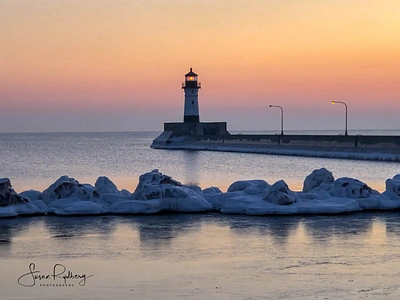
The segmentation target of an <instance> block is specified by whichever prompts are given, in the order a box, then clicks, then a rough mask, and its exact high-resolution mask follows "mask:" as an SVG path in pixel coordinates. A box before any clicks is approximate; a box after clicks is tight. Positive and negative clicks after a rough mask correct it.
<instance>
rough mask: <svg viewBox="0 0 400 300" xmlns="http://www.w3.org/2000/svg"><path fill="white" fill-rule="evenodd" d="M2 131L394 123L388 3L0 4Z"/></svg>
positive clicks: (392, 20)
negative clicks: (193, 88) (186, 88)
mask: <svg viewBox="0 0 400 300" xmlns="http://www.w3.org/2000/svg"><path fill="white" fill-rule="evenodd" d="M0 26H1V28H2V30H1V31H0V42H1V49H0V107H1V109H0V131H2V132H9V131H108V130H126V131H134V130H161V129H162V123H163V122H164V121H181V119H182V113H183V92H182V89H181V82H182V80H183V75H184V74H185V73H187V71H188V70H189V68H190V67H193V69H194V71H195V72H196V73H198V75H199V80H200V81H201V82H202V86H203V88H202V90H201V91H200V96H199V97H200V98H199V103H200V118H201V119H202V120H203V121H228V127H229V128H230V129H260V130H262V129H264V130H272V129H276V128H278V127H279V120H278V119H277V118H278V116H277V112H276V111H274V110H271V109H268V105H269V104H277V105H281V106H283V107H284V109H285V125H286V126H285V127H286V128H288V129H314V128H317V129H341V128H342V123H343V122H342V121H343V111H342V110H343V108H341V107H338V106H335V107H333V106H332V105H331V104H330V102H331V100H339V101H346V102H347V103H348V105H349V130H350V131H351V128H354V129H363V128H367V129H373V128H394V129H400V118H398V112H399V111H400V101H399V96H400V1H398V0H381V1H377V0H329V1H323V0H321V1H315V0H299V1H289V0H270V1H265V0H238V1H227V0H204V1H201V0H199V1H180V0H179V1H178V0H176V1H174V0H171V1H161V0H158V1H156V0H137V1H127V0H113V1H112V0H107V1H106V0H96V1H95V0H82V1H72V0H66V1H39V0H31V1H24V0H2V1H1V2H0Z"/></svg>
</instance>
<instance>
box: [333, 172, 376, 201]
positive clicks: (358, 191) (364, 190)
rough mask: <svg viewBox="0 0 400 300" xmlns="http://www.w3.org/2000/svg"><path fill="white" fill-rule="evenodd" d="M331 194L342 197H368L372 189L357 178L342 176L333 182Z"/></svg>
mask: <svg viewBox="0 0 400 300" xmlns="http://www.w3.org/2000/svg"><path fill="white" fill-rule="evenodd" d="M331 194H332V196H335V197H342V198H368V197H370V196H371V195H372V194H373V190H372V189H371V188H370V187H369V186H368V185H367V184H366V183H364V182H362V181H360V180H358V179H354V178H347V177H342V178H339V179H337V180H336V181H335V182H334V183H333V187H332V190H331Z"/></svg>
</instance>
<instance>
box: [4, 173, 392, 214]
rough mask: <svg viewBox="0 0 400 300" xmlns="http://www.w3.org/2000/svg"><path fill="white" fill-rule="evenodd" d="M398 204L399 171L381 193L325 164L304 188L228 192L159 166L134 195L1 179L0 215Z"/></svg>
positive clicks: (106, 182) (317, 209)
mask: <svg viewBox="0 0 400 300" xmlns="http://www.w3.org/2000/svg"><path fill="white" fill-rule="evenodd" d="M396 208H400V174H398V175H396V176H394V177H393V178H391V179H387V180H386V190H385V192H383V193H379V192H378V191H375V190H373V189H372V188H370V187H369V186H368V185H367V184H366V183H364V182H362V181H360V180H358V179H354V178H347V177H342V178H338V179H336V180H335V178H334V177H333V175H332V173H331V172H330V171H328V170H327V169H325V168H321V169H318V170H314V171H313V172H312V173H311V174H310V175H308V176H307V177H306V178H305V180H304V184H303V189H302V191H299V192H296V191H292V190H291V189H290V188H289V186H288V184H287V183H286V182H285V181H284V180H279V181H277V182H275V183H274V184H272V185H271V184H269V183H268V182H266V181H264V180H261V179H253V180H240V181H236V182H233V183H232V184H231V185H230V186H229V187H228V189H227V191H226V192H223V191H221V190H220V189H219V188H218V187H209V188H205V189H203V190H202V189H201V188H200V187H198V186H189V185H184V184H182V183H180V182H179V181H177V180H175V179H173V178H172V177H171V176H168V175H165V174H162V173H160V172H159V171H158V170H153V171H151V172H148V173H145V174H143V175H141V176H140V177H139V183H138V185H137V187H136V189H135V191H134V192H133V193H131V192H129V191H127V190H119V189H118V188H117V186H116V185H115V184H114V183H113V182H112V181H111V180H110V179H109V178H107V177H105V176H102V177H99V178H98V179H97V181H96V183H95V185H94V186H92V185H90V184H81V183H79V182H78V181H77V180H76V179H74V178H70V177H68V176H62V177H60V178H59V179H57V180H56V181H55V182H54V183H53V184H51V185H50V186H49V187H48V188H47V189H45V190H44V191H43V192H40V191H36V190H28V191H24V192H22V193H20V194H18V193H17V192H15V190H14V189H13V188H12V186H11V181H10V180H9V179H8V178H0V217H14V216H17V215H28V214H43V213H52V214H57V215H80V214H86V215H98V214H105V213H114V214H154V213H158V212H162V211H172V212H206V211H218V212H221V213H235V214H248V215H272V214H320V213H323V214H329V213H335V214H336V213H343V212H355V211H362V210H368V209H382V210H383V209H396Z"/></svg>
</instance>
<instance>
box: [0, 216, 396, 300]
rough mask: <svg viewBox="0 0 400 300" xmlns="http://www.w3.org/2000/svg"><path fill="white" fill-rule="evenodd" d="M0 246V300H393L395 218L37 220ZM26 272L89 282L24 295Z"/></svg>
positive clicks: (16, 222) (21, 225)
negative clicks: (70, 275) (63, 272)
mask: <svg viewBox="0 0 400 300" xmlns="http://www.w3.org/2000/svg"><path fill="white" fill-rule="evenodd" d="M0 239H1V240H2V243H0V263H1V270H2V278H1V280H0V291H1V299H82V300H83V299H293V300H294V299H304V300H305V299H399V297H400V289H399V288H400V280H399V275H400V257H399V249H400V215H399V213H398V212H386V213H363V214H360V213H357V214H351V215H343V216H306V217H305V216H292V217H248V216H237V215H221V214H217V213H211V214H187V215H183V214H181V215H179V214H172V215H157V216H103V217H57V216H39V217H30V218H17V219H11V220H4V219H3V220H0ZM30 263H34V264H35V270H36V271H40V274H43V275H46V274H50V275H51V274H52V272H53V268H54V265H56V264H60V265H63V266H64V267H65V268H66V269H67V270H69V271H71V272H72V273H73V274H75V275H81V276H82V275H86V276H87V277H89V276H90V275H93V276H92V277H89V278H87V280H86V282H84V285H83V286H81V285H79V282H80V279H79V280H78V279H66V284H67V286H62V285H63V284H64V280H63V279H60V278H56V279H42V280H39V279H37V280H36V281H33V279H32V277H31V276H25V277H23V278H21V279H20V283H21V284H25V285H32V284H35V285H34V286H31V287H25V286H23V285H21V284H19V283H18V278H20V277H21V276H22V275H24V274H26V273H29V264H30ZM61 268H62V267H61V266H58V267H56V270H57V272H56V274H60V273H61V272H60V270H62V269H61ZM66 273H67V271H66ZM41 285H42V286H41ZM53 285H54V286H53ZM68 285H70V286H68Z"/></svg>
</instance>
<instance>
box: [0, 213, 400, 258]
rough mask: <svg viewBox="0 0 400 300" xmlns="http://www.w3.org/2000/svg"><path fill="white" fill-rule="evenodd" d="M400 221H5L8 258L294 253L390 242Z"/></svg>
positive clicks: (388, 217)
mask: <svg viewBox="0 0 400 300" xmlns="http://www.w3.org/2000/svg"><path fill="white" fill-rule="evenodd" d="M399 225H400V216H399V214H398V212H371V213H356V214H349V215H337V216H262V217H249V216H243V215H222V214H218V213H209V214H165V215H155V216H154V215H153V216H77V217H59V216H36V217H31V218H15V219H2V220H0V257H2V258H5V257H24V258H26V257H35V256H36V257H37V256H46V257H53V258H54V257H57V258H73V257H89V256H93V257H108V258H115V257H133V256H135V257H142V258H143V257H145V258H148V259H160V258H161V257H170V258H171V259H173V258H174V257H175V258H177V259H178V258H179V259H180V258H182V257H186V258H191V257H192V256H193V255H197V256H203V255H206V254H207V253H209V252H210V251H215V255H217V254H218V255H222V256H224V255H230V254H229V253H241V251H244V250H243V249H246V247H247V246H246V245H253V246H252V247H253V250H254V249H258V250H260V251H261V252H264V251H266V252H268V251H273V249H275V250H276V253H279V251H280V250H281V249H282V248H283V247H284V248H285V249H288V250H290V249H292V250H293V251H294V252H293V253H295V250H296V249H297V248H298V247H302V249H307V251H314V250H315V249H316V247H319V246H323V248H324V247H325V246H326V245H329V247H331V246H332V247H338V245H344V244H347V245H350V244H352V245H356V246H357V247H360V246H362V245H368V246H369V247H373V245H375V244H380V245H382V244H386V243H387V237H388V236H389V237H391V239H392V242H393V241H395V242H396V243H397V239H398V236H399V235H400V226H399ZM258 250H257V251H258ZM292 250H290V251H292ZM304 251H306V250H304ZM187 253H192V254H187ZM249 253H250V252H249ZM270 253H275V252H270ZM191 255H192V256H191ZM249 255H250V254H249ZM293 255H295V254H293Z"/></svg>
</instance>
